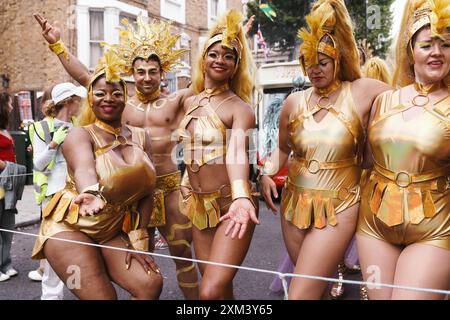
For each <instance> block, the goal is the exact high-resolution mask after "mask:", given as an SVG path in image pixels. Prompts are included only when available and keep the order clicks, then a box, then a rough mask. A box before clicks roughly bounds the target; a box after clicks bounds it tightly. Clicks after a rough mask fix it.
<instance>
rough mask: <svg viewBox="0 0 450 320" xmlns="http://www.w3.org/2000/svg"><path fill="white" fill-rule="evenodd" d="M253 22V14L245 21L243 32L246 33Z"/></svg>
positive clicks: (250, 28)
mask: <svg viewBox="0 0 450 320" xmlns="http://www.w3.org/2000/svg"><path fill="white" fill-rule="evenodd" d="M253 22H255V16H254V15H253V16H251V17H250V19H248V21H247V23H246V24H245V26H244V32H245V34H246V35H247V34H248V33H249V32H250V30H252V26H253Z"/></svg>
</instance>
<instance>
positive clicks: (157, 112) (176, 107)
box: [34, 14, 198, 300]
mask: <svg viewBox="0 0 450 320" xmlns="http://www.w3.org/2000/svg"><path fill="white" fill-rule="evenodd" d="M34 17H35V18H36V20H37V21H38V22H39V24H40V25H41V27H42V30H43V32H42V35H43V36H44V38H45V39H46V40H47V42H48V43H49V46H50V47H51V50H52V51H53V52H55V53H56V54H57V55H58V58H59V60H60V62H61V63H62V65H63V66H64V68H65V69H66V71H67V72H68V73H69V74H70V75H71V76H72V77H73V78H74V79H75V80H76V81H77V82H79V83H80V84H81V85H83V86H87V85H88V83H89V78H90V75H89V70H88V69H87V68H86V66H84V65H83V64H82V63H81V62H80V61H79V60H78V59H77V58H76V57H75V56H73V55H72V54H70V53H69V52H68V50H67V49H66V48H65V47H64V45H63V44H62V43H61V41H60V38H61V33H60V30H59V29H58V28H57V27H55V26H52V25H51V24H50V23H49V22H48V21H47V20H46V19H45V18H44V17H42V16H41V15H39V14H35V15H34ZM143 23H144V22H143V21H142V19H141V18H140V17H138V25H139V27H142V25H141V24H143ZM165 27H168V26H165ZM150 28H151V25H150ZM128 31H130V29H129V28H128ZM168 34H170V33H168ZM136 35H137V34H135V33H133V31H131V32H130V33H129V34H128V36H129V37H133V36H135V37H136ZM148 36H149V38H150V36H151V35H150V34H149V35H148ZM135 40H137V38H135ZM150 43H151V39H150ZM139 45H140V46H141V47H142V50H138V49H139V48H138V49H136V48H134V50H133V52H131V57H129V59H128V62H129V69H130V73H132V75H133V78H134V80H135V94H134V95H133V96H132V97H131V98H130V99H128V101H127V105H126V107H125V110H124V113H123V117H122V119H123V122H124V123H126V124H129V125H132V126H136V127H141V128H144V129H146V131H147V132H148V133H149V135H150V137H151V140H152V143H151V146H152V150H153V161H154V164H155V168H156V173H157V175H158V178H157V182H156V187H157V188H158V189H159V191H157V192H156V195H155V205H154V206H155V209H154V211H153V214H152V217H151V221H150V225H149V227H150V228H154V227H158V229H159V231H160V233H161V234H162V235H163V237H164V238H165V239H166V241H167V242H168V244H169V251H170V253H171V255H172V256H178V257H183V258H192V252H191V245H190V243H191V241H192V225H191V223H190V221H189V219H188V218H187V217H185V216H184V215H182V214H181V212H180V211H179V206H178V202H179V197H180V193H179V192H180V191H179V188H180V181H181V176H180V172H179V171H178V166H177V163H176V162H175V161H173V157H172V155H173V154H175V152H174V151H175V150H176V141H172V140H173V139H171V136H172V133H173V131H175V130H176V129H177V128H178V125H179V123H180V121H181V119H182V118H183V116H184V110H183V104H184V101H185V99H186V98H187V97H189V96H190V95H191V94H192V93H191V91H190V90H189V89H183V90H179V91H177V92H175V93H173V94H171V95H164V94H161V93H160V84H161V78H162V75H163V73H164V72H167V71H168V70H170V67H173V65H175V64H176V62H177V60H178V59H179V56H180V55H181V54H182V53H183V52H182V51H181V50H180V51H179V52H178V51H177V50H172V48H166V50H170V54H159V55H158V54H157V53H158V52H161V45H160V46H158V48H155V47H152V45H151V44H150V45H149V42H142V43H140V44H138V47H139ZM162 46H164V44H162ZM122 49H125V50H126V48H125V46H122ZM128 49H129V51H131V49H130V48H129V47H128ZM147 54H148V55H147ZM168 59H169V60H168ZM130 183H132V182H130ZM153 230H154V229H153ZM174 261H175V265H176V270H177V280H178V284H179V286H180V289H181V291H182V292H183V295H184V297H185V298H186V299H190V300H192V299H198V284H197V281H198V276H197V270H196V268H195V265H194V264H193V263H191V262H189V261H184V260H178V259H174Z"/></svg>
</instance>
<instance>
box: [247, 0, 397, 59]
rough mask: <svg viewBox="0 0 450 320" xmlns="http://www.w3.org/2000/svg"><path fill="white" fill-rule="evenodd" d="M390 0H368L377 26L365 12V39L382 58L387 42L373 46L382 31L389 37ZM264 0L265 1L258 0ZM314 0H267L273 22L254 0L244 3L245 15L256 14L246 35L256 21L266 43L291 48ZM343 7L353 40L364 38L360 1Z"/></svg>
mask: <svg viewBox="0 0 450 320" xmlns="http://www.w3.org/2000/svg"><path fill="white" fill-rule="evenodd" d="M393 1H394V0H368V8H370V7H371V6H373V5H374V6H378V8H379V12H380V15H379V17H380V20H379V22H380V23H379V24H378V25H374V22H377V21H376V20H375V19H373V18H374V17H375V16H373V14H372V11H369V12H368V21H369V28H368V29H367V36H368V41H369V43H370V44H371V47H372V49H373V50H374V54H377V55H380V56H381V57H384V56H385V54H386V52H387V50H388V48H389V46H390V44H391V41H390V40H389V41H386V42H382V43H381V47H380V48H376V47H377V45H378V35H379V34H383V35H384V37H385V38H388V37H389V34H390V28H391V26H392V14H391V12H390V10H389V8H390V6H391V4H392V2H393ZM262 2H263V3H264V2H267V1H262ZM313 2H314V1H312V0H289V1H287V0H272V1H269V3H270V5H271V7H272V8H273V9H274V10H275V12H276V14H277V17H276V18H274V21H270V19H268V18H267V17H266V16H265V15H264V13H263V12H262V11H261V10H260V9H259V7H258V4H259V1H258V0H253V1H250V2H249V3H248V4H247V5H248V17H250V16H251V15H255V16H256V21H255V23H254V25H253V28H252V30H251V31H250V34H251V35H253V34H255V33H256V32H257V29H258V23H259V24H260V25H261V31H262V33H263V36H264V38H265V39H266V41H267V42H268V43H269V45H270V46H273V45H275V44H277V45H278V48H279V49H280V50H282V51H291V50H293V48H295V45H296V44H299V39H298V38H297V32H298V30H299V29H300V28H301V27H303V26H304V25H305V18H304V17H305V15H306V14H308V13H309V10H310V6H311V5H312V3H313ZM345 2H346V4H347V8H348V10H349V12H350V15H351V17H352V19H353V22H354V27H355V37H356V39H357V40H359V39H364V38H365V37H366V28H365V23H364V21H365V19H366V15H365V12H364V9H365V6H364V0H345Z"/></svg>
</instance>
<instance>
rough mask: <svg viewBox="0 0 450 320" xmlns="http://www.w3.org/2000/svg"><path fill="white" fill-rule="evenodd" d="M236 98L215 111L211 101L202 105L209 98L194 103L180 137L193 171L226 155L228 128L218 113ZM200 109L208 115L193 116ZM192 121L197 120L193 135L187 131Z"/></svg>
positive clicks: (186, 158) (180, 128)
mask: <svg viewBox="0 0 450 320" xmlns="http://www.w3.org/2000/svg"><path fill="white" fill-rule="evenodd" d="M234 97H236V95H235V94H233V95H231V96H229V97H228V98H225V99H224V100H222V101H221V102H220V103H219V104H218V105H217V106H216V107H215V108H214V109H213V108H212V107H211V104H210V102H209V99H208V101H207V103H206V104H204V105H200V103H201V102H202V100H204V98H209V97H201V98H200V99H199V101H198V102H197V103H195V101H194V103H193V104H192V105H191V107H190V108H189V110H188V111H187V113H186V115H185V117H184V118H183V120H182V121H181V123H180V126H179V129H178V137H179V141H180V142H182V143H183V148H184V151H183V154H184V162H185V164H186V165H188V166H189V167H190V169H191V171H193V172H198V171H199V170H200V168H201V167H202V166H203V165H205V164H206V163H208V162H210V161H212V160H214V159H217V158H220V157H223V156H224V155H226V152H227V146H226V144H227V141H226V140H227V136H226V129H227V128H226V127H225V125H224V124H223V122H222V120H220V118H219V116H218V115H217V113H216V111H217V110H218V109H219V108H220V106H221V105H223V104H224V103H225V102H226V101H228V100H231V99H232V98H234ZM199 108H203V110H204V111H205V113H206V114H202V115H192V112H194V111H195V110H197V109H199ZM192 120H196V122H195V125H194V132H193V133H191V132H190V131H189V130H188V129H187V127H188V126H189V123H190V122H191V121H192Z"/></svg>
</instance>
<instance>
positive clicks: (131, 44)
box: [103, 15, 188, 74]
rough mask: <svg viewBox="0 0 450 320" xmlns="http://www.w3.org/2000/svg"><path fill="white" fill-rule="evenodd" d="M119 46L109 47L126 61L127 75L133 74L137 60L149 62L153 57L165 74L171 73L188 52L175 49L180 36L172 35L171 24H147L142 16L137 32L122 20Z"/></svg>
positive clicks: (139, 18) (138, 18) (138, 21)
mask: <svg viewBox="0 0 450 320" xmlns="http://www.w3.org/2000/svg"><path fill="white" fill-rule="evenodd" d="M121 23H122V26H121V27H120V31H119V35H120V42H119V44H113V45H109V44H107V43H103V44H104V45H107V46H109V47H111V48H113V49H114V50H115V51H116V52H117V53H118V54H119V56H120V57H121V58H122V59H123V60H124V61H125V67H126V74H131V73H132V72H133V62H134V61H135V60H136V59H137V58H142V59H144V60H146V61H147V60H148V58H149V57H150V56H152V55H155V56H157V57H158V59H159V61H160V63H161V69H162V71H163V72H170V71H171V70H172V68H173V67H174V66H176V65H177V64H179V59H180V57H181V56H182V55H183V54H184V53H185V52H186V51H188V50H186V49H175V48H174V47H175V44H176V43H177V41H178V39H179V38H180V35H179V34H172V33H171V24H170V22H164V21H158V22H157V21H154V22H153V23H146V22H145V21H144V19H143V18H142V16H141V15H139V16H138V17H137V30H136V29H135V28H134V27H133V26H132V25H131V24H130V22H129V21H128V19H126V18H124V19H122V20H121Z"/></svg>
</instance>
